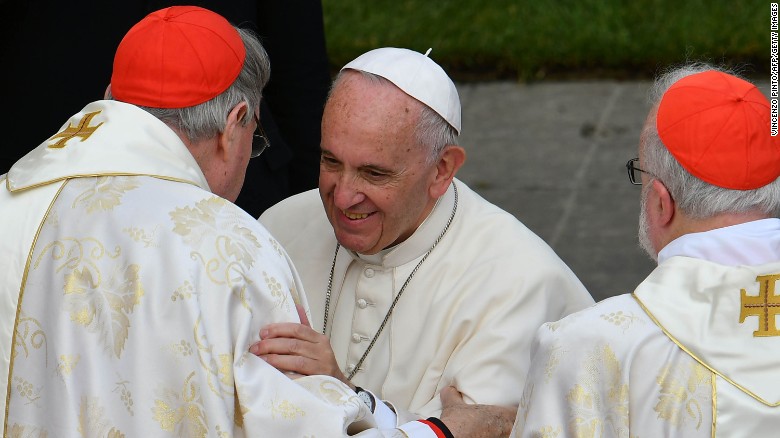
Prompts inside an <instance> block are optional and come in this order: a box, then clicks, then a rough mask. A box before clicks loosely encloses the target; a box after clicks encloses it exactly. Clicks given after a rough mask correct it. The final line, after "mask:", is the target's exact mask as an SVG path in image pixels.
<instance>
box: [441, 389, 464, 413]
mask: <svg viewBox="0 0 780 438" xmlns="http://www.w3.org/2000/svg"><path fill="white" fill-rule="evenodd" d="M439 397H441V405H442V407H443V408H445V407H450V406H454V405H457V404H465V403H466V402H464V401H463V395H462V394H461V393H460V391H458V390H457V389H455V387H454V386H447V387H446V388H444V389H442V390H441V392H440V393H439Z"/></svg>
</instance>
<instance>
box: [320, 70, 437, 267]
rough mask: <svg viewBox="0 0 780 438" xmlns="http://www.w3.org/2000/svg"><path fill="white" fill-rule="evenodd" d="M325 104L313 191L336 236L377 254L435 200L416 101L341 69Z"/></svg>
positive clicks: (433, 171)
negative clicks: (418, 135)
mask: <svg viewBox="0 0 780 438" xmlns="http://www.w3.org/2000/svg"><path fill="white" fill-rule="evenodd" d="M343 74H344V77H342V79H341V80H340V81H339V83H338V84H337V85H336V88H335V89H334V90H333V92H332V93H331V96H330V98H329V99H328V102H327V104H326V106H325V111H324V114H323V118H322V156H321V159H320V180H319V190H320V196H321V198H322V203H323V205H324V206H325V211H326V213H327V215H328V220H329V221H330V223H331V225H332V226H333V230H334V232H335V233H336V238H337V239H338V241H339V243H341V245H343V246H344V247H346V248H349V249H351V250H354V251H357V252H359V253H363V254H376V253H377V252H379V251H381V250H382V249H384V248H387V247H389V246H392V245H395V244H398V243H401V242H403V241H404V240H406V239H407V238H408V237H409V236H411V235H412V233H414V231H415V230H416V229H417V227H419V226H420V224H421V223H422V222H423V221H424V220H425V218H426V217H427V216H428V214H429V213H430V211H431V210H432V209H433V206H434V205H435V203H436V199H437V198H438V196H439V195H438V194H437V193H435V192H436V190H434V189H432V186H433V185H434V184H435V182H434V181H435V178H436V175H437V163H435V162H434V163H431V164H429V163H427V162H426V158H427V149H426V148H425V147H424V146H422V145H420V144H419V142H418V141H417V139H416V136H415V130H416V127H417V123H418V121H419V118H420V112H421V110H422V104H421V103H420V102H418V101H416V100H414V99H413V98H411V97H409V96H408V95H407V94H405V93H404V92H402V91H401V90H400V89H398V88H397V87H395V86H394V85H392V84H391V83H385V82H380V83H377V82H374V81H370V80H368V79H367V78H364V77H363V76H362V75H361V74H360V73H357V72H353V71H346V72H344V73H343Z"/></svg>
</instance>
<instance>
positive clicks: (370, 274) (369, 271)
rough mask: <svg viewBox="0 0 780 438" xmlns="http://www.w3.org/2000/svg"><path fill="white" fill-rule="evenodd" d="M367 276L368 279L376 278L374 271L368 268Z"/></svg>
mask: <svg viewBox="0 0 780 438" xmlns="http://www.w3.org/2000/svg"><path fill="white" fill-rule="evenodd" d="M365 274H366V277H368V278H371V277H373V276H374V270H373V269H371V268H366V271H365Z"/></svg>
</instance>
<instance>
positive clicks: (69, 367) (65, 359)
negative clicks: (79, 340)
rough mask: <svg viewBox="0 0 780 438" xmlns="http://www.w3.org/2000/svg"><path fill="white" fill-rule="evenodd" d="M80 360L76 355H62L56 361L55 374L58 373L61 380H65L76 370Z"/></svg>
mask: <svg viewBox="0 0 780 438" xmlns="http://www.w3.org/2000/svg"><path fill="white" fill-rule="evenodd" d="M80 360H81V356H79V355H78V354H76V355H73V354H62V355H60V357H59V360H58V361H57V372H58V373H59V375H60V377H61V378H63V379H64V378H65V377H68V376H70V375H71V374H73V370H74V369H76V365H78V363H79V361H80Z"/></svg>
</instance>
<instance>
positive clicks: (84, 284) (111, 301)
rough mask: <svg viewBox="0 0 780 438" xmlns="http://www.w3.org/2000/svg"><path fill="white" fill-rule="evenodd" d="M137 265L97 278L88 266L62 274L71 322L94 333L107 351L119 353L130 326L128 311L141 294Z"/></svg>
mask: <svg viewBox="0 0 780 438" xmlns="http://www.w3.org/2000/svg"><path fill="white" fill-rule="evenodd" d="M138 271H139V267H138V265H129V266H126V267H124V268H123V269H117V272H114V273H112V274H111V275H109V276H107V277H106V279H105V281H104V282H103V283H101V282H99V281H98V280H97V278H96V277H98V276H95V275H93V273H92V271H91V270H89V269H87V268H82V269H74V270H73V271H71V272H70V273H68V274H67V275H66V276H65V290H64V294H65V306H66V311H68V312H69V313H70V319H71V321H73V322H74V323H76V324H78V325H81V326H83V327H85V328H86V329H87V330H88V331H89V332H91V333H97V334H98V335H99V339H100V342H101V344H102V345H103V347H104V348H105V350H106V351H107V352H109V354H113V355H114V356H115V357H117V358H119V357H121V355H122V350H123V349H124V345H125V341H126V340H127V336H128V328H129V326H130V319H129V314H131V313H132V312H133V309H134V307H135V306H136V305H137V304H138V303H140V300H141V297H142V296H143V295H144V290H143V286H142V285H141V282H140V279H139V275H138Z"/></svg>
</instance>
